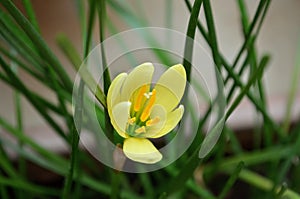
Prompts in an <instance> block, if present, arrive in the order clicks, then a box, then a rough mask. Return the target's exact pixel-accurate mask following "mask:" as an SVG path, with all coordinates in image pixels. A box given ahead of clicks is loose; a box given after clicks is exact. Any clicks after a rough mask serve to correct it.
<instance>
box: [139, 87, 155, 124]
mask: <svg viewBox="0 0 300 199" xmlns="http://www.w3.org/2000/svg"><path fill="white" fill-rule="evenodd" d="M155 99H156V90H155V89H153V90H152V95H151V97H150V99H149V102H148V104H147V106H146V107H145V108H144V111H143V113H142V115H141V117H140V119H141V121H142V122H144V121H146V119H147V118H148V117H149V116H150V110H151V108H152V106H153V105H154V102H155Z"/></svg>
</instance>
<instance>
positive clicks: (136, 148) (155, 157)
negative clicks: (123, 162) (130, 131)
mask: <svg viewBox="0 0 300 199" xmlns="http://www.w3.org/2000/svg"><path fill="white" fill-rule="evenodd" d="M123 151H124V154H125V155H126V156H127V157H128V158H129V159H131V160H133V161H136V162H141V163H145V164H154V163H156V162H158V161H160V160H161V159H162V154H161V153H160V152H159V151H158V150H157V149H156V148H155V146H154V145H153V144H152V143H151V142H150V141H149V140H148V139H145V138H134V137H130V138H127V139H125V141H124V145H123Z"/></svg>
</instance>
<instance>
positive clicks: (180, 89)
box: [155, 64, 186, 112]
mask: <svg viewBox="0 0 300 199" xmlns="http://www.w3.org/2000/svg"><path fill="white" fill-rule="evenodd" d="M185 85H186V72H185V69H184V67H183V66H182V65H181V64H177V65H174V66H172V67H170V68H169V69H168V70H167V71H166V72H165V73H163V74H162V76H161V77H160V79H159V80H158V82H157V84H156V85H155V89H156V91H157V92H156V102H155V103H156V104H161V105H163V106H164V107H165V109H166V110H167V112H170V111H172V110H173V109H174V108H175V107H176V106H177V105H178V104H179V101H180V100H181V98H182V96H183V94H184V90H185Z"/></svg>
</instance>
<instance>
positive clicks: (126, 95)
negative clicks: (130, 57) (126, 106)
mask: <svg viewBox="0 0 300 199" xmlns="http://www.w3.org/2000/svg"><path fill="white" fill-rule="evenodd" d="M153 71H154V66H153V65H152V64H151V63H144V64H141V65H139V66H137V67H136V68H135V69H133V71H131V72H130V73H129V75H128V77H127V78H126V80H125V82H124V84H123V87H122V91H121V100H122V101H128V100H129V99H130V96H131V95H132V94H133V92H134V91H135V90H136V89H138V88H140V87H141V86H143V85H145V84H150V83H151V80H152V75H153Z"/></svg>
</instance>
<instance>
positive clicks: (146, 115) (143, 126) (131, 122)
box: [126, 85, 160, 137]
mask: <svg viewBox="0 0 300 199" xmlns="http://www.w3.org/2000/svg"><path fill="white" fill-rule="evenodd" d="M149 90H150V88H149V85H144V86H142V87H141V88H139V89H137V91H136V92H135V93H134V94H133V97H132V99H131V101H132V105H131V111H130V118H129V119H128V122H127V128H126V132H127V133H128V134H129V135H130V136H134V137H143V135H144V134H145V133H146V130H147V128H148V127H150V126H153V125H155V124H157V123H158V122H159V121H160V118H159V117H154V118H151V117H150V113H151V109H152V107H153V105H154V103H155V100H156V90H155V89H152V91H149Z"/></svg>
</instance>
